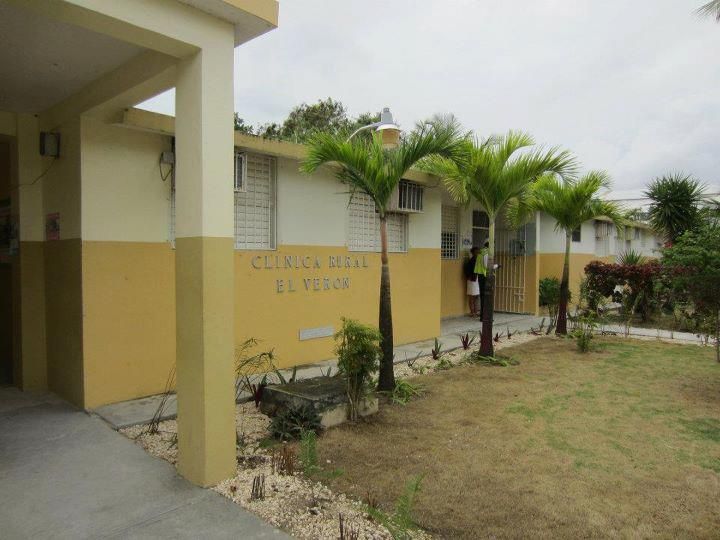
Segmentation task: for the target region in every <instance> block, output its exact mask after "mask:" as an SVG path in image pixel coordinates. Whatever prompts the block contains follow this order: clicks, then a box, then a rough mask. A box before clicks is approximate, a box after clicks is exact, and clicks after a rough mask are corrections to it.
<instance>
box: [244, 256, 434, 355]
mask: <svg viewBox="0 0 720 540" xmlns="http://www.w3.org/2000/svg"><path fill="white" fill-rule="evenodd" d="M266 255H267V256H269V257H271V258H274V256H275V255H276V252H267V251H236V253H235V257H236V259H235V260H236V264H235V268H236V272H235V295H236V299H237V303H236V315H235V320H236V332H235V335H236V339H237V340H238V342H239V341H242V340H243V339H246V338H249V337H254V338H257V339H260V340H262V342H263V345H262V346H263V347H268V348H273V347H274V348H275V352H276V354H277V358H278V363H279V364H280V365H282V366H292V365H296V364H306V363H311V362H316V361H318V360H322V359H327V358H331V357H333V356H334V354H333V347H334V342H333V340H332V338H329V337H325V338H317V339H311V340H307V341H300V340H299V339H298V333H299V331H300V330H301V329H307V328H317V327H326V326H333V327H334V329H335V330H337V329H338V328H339V324H340V317H342V316H345V317H349V318H354V319H358V320H360V321H362V322H365V323H368V324H372V325H375V326H376V325H377V318H378V296H379V287H380V255H379V254H377V253H357V252H349V251H348V250H347V249H346V248H343V247H332V248H330V247H316V246H281V247H280V249H279V250H278V251H277V255H280V256H284V255H289V256H294V255H298V256H301V257H302V256H305V255H309V256H310V257H311V261H312V262H313V263H314V260H315V257H317V258H318V259H319V261H320V264H321V268H320V269H314V268H310V269H304V268H300V269H291V270H285V269H272V270H268V269H264V268H261V269H255V268H253V266H252V261H253V258H254V257H261V258H264V257H265V256H266ZM330 256H339V257H341V258H344V257H346V256H347V257H350V258H351V260H352V262H353V264H354V261H355V259H356V258H357V259H359V260H360V261H361V263H360V264H362V259H363V258H364V259H365V261H366V262H367V265H368V266H367V268H362V267H361V268H344V267H343V268H340V269H338V268H328V259H329V257H330ZM256 260H257V259H256ZM343 261H344V259H343ZM439 263H440V253H439V250H437V249H411V250H410V251H409V252H408V253H407V254H401V253H393V254H390V280H391V291H392V308H393V324H394V329H393V330H394V337H395V343H396V344H401V343H409V342H413V341H419V340H422V339H427V338H431V337H435V336H437V335H439V333H440V290H439V288H438V287H432V286H431V285H430V284H432V283H438V281H439V280H440V264H439ZM315 278H318V279H320V282H319V284H320V289H321V290H319V291H316V290H314V283H310V284H309V285H310V290H306V285H305V282H304V279H315ZM325 278H328V279H329V280H330V281H329V287H330V288H329V290H325V286H326V284H325V283H324V279H325ZM343 278H349V280H350V286H349V288H346V289H335V288H334V284H335V280H336V279H343ZM278 279H282V280H285V281H284V290H285V292H277V280H278ZM289 279H292V280H293V286H294V288H295V291H294V292H289V291H288V287H289V283H288V280H289Z"/></svg>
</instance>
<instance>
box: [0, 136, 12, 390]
mask: <svg viewBox="0 0 720 540" xmlns="http://www.w3.org/2000/svg"><path fill="white" fill-rule="evenodd" d="M10 172H11V168H10V144H9V142H7V141H3V140H0V386H1V385H8V384H12V383H13V382H14V381H13V304H12V302H13V284H12V279H13V278H12V276H13V271H12V262H11V261H12V259H11V240H12V238H13V234H14V233H13V221H12V216H11V211H10V208H11V205H10V196H11V188H10V186H11V182H10Z"/></svg>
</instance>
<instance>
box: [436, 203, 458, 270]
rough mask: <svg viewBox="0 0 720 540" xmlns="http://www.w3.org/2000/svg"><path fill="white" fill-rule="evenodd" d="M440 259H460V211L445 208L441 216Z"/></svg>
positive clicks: (453, 208)
mask: <svg viewBox="0 0 720 540" xmlns="http://www.w3.org/2000/svg"><path fill="white" fill-rule="evenodd" d="M441 221H442V223H441V236H440V258H442V259H457V258H458V209H457V208H456V207H454V206H443V207H442V215H441Z"/></svg>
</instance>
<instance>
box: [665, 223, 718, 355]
mask: <svg viewBox="0 0 720 540" xmlns="http://www.w3.org/2000/svg"><path fill="white" fill-rule="evenodd" d="M662 263H663V265H664V266H665V267H666V269H668V270H669V272H668V274H669V279H670V281H671V283H672V286H673V288H674V289H675V290H676V291H678V292H679V293H680V294H681V295H683V296H687V298H688V299H689V300H690V301H691V302H692V303H693V306H694V309H695V312H696V314H697V316H698V317H699V319H700V321H699V322H700V323H701V324H700V328H701V330H702V329H703V327H704V328H705V329H706V331H707V330H711V332H708V333H709V334H712V335H714V336H715V357H716V359H717V361H718V362H720V227H718V226H717V225H715V224H713V223H707V224H704V225H702V226H700V227H699V228H698V229H697V230H694V231H688V232H686V233H685V234H683V235H682V236H681V237H680V238H678V239H677V241H676V242H675V243H674V244H673V245H672V247H670V248H668V249H666V250H664V251H663V254H662Z"/></svg>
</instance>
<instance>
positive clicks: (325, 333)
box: [300, 326, 335, 341]
mask: <svg viewBox="0 0 720 540" xmlns="http://www.w3.org/2000/svg"><path fill="white" fill-rule="evenodd" d="M334 333H335V330H334V329H333V327H332V326H319V327H317V328H303V329H301V330H300V341H305V340H307V339H315V338H323V337H332V335H333V334H334Z"/></svg>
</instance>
